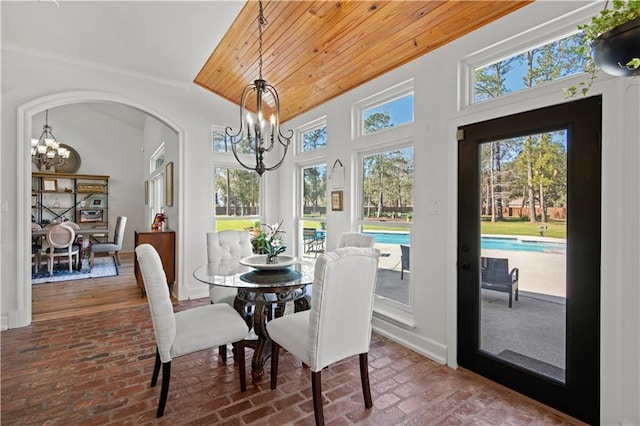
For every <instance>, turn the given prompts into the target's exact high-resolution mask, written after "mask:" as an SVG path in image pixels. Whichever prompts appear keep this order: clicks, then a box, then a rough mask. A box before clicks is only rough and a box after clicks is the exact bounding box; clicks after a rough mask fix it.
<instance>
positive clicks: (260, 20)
mask: <svg viewBox="0 0 640 426" xmlns="http://www.w3.org/2000/svg"><path fill="white" fill-rule="evenodd" d="M258 4H259V7H260V12H259V14H258V68H259V71H258V75H259V77H258V78H259V79H260V80H262V27H263V26H265V25H267V20H266V19H265V18H264V11H263V9H262V0H260V1H259V2H258Z"/></svg>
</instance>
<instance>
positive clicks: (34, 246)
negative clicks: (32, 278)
mask: <svg viewBox="0 0 640 426" xmlns="http://www.w3.org/2000/svg"><path fill="white" fill-rule="evenodd" d="M40 229H42V228H41V227H40V225H38V224H37V223H35V222H31V232H33V231H39V230H40ZM41 255H42V244H40V238H39V237H37V238H31V259H32V260H33V273H34V274H36V273H38V272H40V261H41V259H40V256H41Z"/></svg>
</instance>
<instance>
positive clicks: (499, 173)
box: [493, 142, 504, 222]
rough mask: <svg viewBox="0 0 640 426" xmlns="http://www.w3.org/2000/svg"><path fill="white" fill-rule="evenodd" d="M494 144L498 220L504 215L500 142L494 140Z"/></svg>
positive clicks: (501, 219)
mask: <svg viewBox="0 0 640 426" xmlns="http://www.w3.org/2000/svg"><path fill="white" fill-rule="evenodd" d="M493 145H494V146H495V161H496V176H495V179H496V193H497V195H496V210H497V212H496V213H497V216H498V217H497V219H498V220H499V221H501V222H502V221H503V220H504V215H503V214H502V166H501V162H502V161H501V158H500V157H501V156H502V154H501V153H500V142H494V143H493Z"/></svg>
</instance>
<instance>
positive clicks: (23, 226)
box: [10, 91, 184, 327]
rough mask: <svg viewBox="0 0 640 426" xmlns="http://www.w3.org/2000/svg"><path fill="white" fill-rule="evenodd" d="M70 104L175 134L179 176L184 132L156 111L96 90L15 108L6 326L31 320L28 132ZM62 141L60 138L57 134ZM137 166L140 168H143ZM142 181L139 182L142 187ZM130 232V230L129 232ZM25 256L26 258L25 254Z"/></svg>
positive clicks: (179, 222)
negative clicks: (14, 270) (107, 110)
mask: <svg viewBox="0 0 640 426" xmlns="http://www.w3.org/2000/svg"><path fill="white" fill-rule="evenodd" d="M73 104H88V105H103V106H118V105H119V106H122V108H125V107H126V108H127V109H131V108H132V109H134V110H136V111H138V112H140V113H142V114H145V116H147V117H149V118H152V119H154V120H156V121H157V122H159V123H162V124H163V125H164V126H166V127H167V128H168V129H170V130H171V131H172V132H175V134H176V135H177V147H175V153H176V157H175V158H176V164H177V166H178V167H177V171H178V174H179V175H182V170H183V167H182V163H183V161H184V160H183V158H184V155H183V149H184V148H183V147H184V131H183V130H182V129H181V128H180V127H179V126H178V125H177V124H175V122H173V121H172V120H170V119H169V118H167V117H166V116H164V115H163V114H161V113H160V112H158V111H155V110H153V109H152V108H149V107H147V106H145V105H141V104H138V103H136V102H134V101H132V100H130V99H127V98H125V97H122V96H120V95H116V94H113V93H106V92H96V91H82V92H69V93H60V94H56V95H50V96H46V97H42V98H39V99H36V100H33V101H30V102H28V103H26V104H23V105H21V106H19V107H18V109H17V120H18V123H17V124H18V125H17V132H16V133H17V138H16V142H17V160H18V161H17V225H18V230H19V231H21V232H20V233H19V235H22V236H23V237H20V238H18V240H17V247H16V249H17V253H18V259H19V260H20V259H21V260H22V261H20V262H19V265H20V267H21V268H22V270H19V271H18V275H17V280H16V282H15V286H16V292H15V294H16V301H17V305H18V306H17V310H16V315H15V316H14V317H13V318H12V320H11V321H10V322H11V323H12V324H10V327H20V326H26V325H28V324H30V323H31V318H32V291H31V262H30V261H28V259H30V253H29V249H30V247H29V246H30V220H28V218H29V217H30V215H29V212H30V211H31V197H30V195H31V172H32V163H31V155H30V140H31V137H32V129H33V128H34V126H35V128H37V127H39V126H40V125H41V124H42V123H40V122H39V121H38V120H35V121H34V117H36V116H38V114H40V113H42V112H44V111H45V110H47V109H50V110H54V109H55V108H60V107H65V106H69V105H73ZM57 137H59V138H60V139H62V137H61V135H57ZM143 166H144V164H141V165H140V167H143ZM183 182H184V179H182V178H178V179H177V186H176V188H175V191H176V202H175V205H176V206H177V215H176V216H177V218H176V220H175V221H173V222H172V227H173V229H175V230H176V231H178V232H177V236H178V240H177V242H176V244H177V246H178V247H180V246H181V242H182V239H181V237H180V235H181V233H180V232H179V231H180V229H181V228H182V214H181V211H182V210H183V206H184V204H183V202H182V200H183V193H184V191H183ZM142 185H143V182H142V181H141V182H140V186H141V187H142ZM140 203H141V206H142V205H143V204H144V199H141V200H140ZM131 232H132V231H131ZM28 253H29V257H27V254H28ZM181 263H182V262H181V260H180V259H179V258H178V259H177V268H178V275H177V277H176V280H177V281H178V283H180V282H183V280H182V279H181V274H182V270H183V268H181ZM174 290H175V292H176V296H177V297H178V298H179V297H180V291H181V287H180V285H179V284H178V285H177V286H175V287H174Z"/></svg>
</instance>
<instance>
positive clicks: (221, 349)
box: [218, 345, 227, 362]
mask: <svg viewBox="0 0 640 426" xmlns="http://www.w3.org/2000/svg"><path fill="white" fill-rule="evenodd" d="M218 356H219V357H220V361H222V362H227V345H220V346H218Z"/></svg>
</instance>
